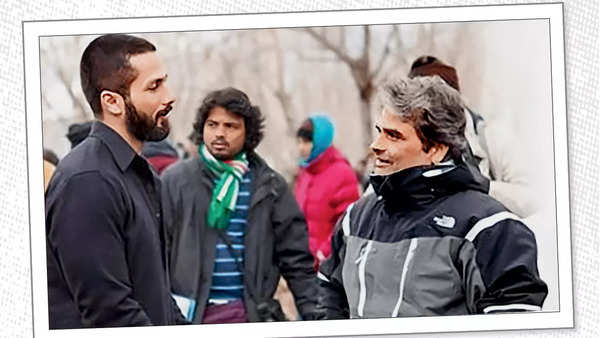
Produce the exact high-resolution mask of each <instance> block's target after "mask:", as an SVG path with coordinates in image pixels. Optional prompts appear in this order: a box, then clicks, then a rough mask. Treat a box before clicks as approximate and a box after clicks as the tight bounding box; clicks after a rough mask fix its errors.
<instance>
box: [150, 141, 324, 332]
mask: <svg viewBox="0 0 600 338" xmlns="http://www.w3.org/2000/svg"><path fill="white" fill-rule="evenodd" d="M248 161H249V164H250V165H249V166H250V175H251V180H252V183H251V185H252V186H251V202H250V209H249V211H248V219H247V228H246V230H245V231H246V235H245V238H244V245H245V259H244V269H245V271H244V273H245V277H244V304H245V306H246V310H247V313H248V319H249V321H251V322H254V321H260V318H259V315H258V312H257V309H256V301H262V300H264V299H269V298H272V297H273V294H274V293H275V290H276V288H277V284H278V282H279V277H280V276H283V277H284V278H285V280H286V281H287V283H288V285H289V288H290V290H291V291H292V294H293V295H294V300H295V302H296V307H297V308H298V312H299V313H300V314H301V315H302V318H304V319H312V318H313V316H314V312H315V307H316V302H317V290H318V283H317V279H316V277H315V275H316V272H315V271H314V268H313V257H312V255H311V254H310V252H309V250H308V231H307V227H306V222H305V220H304V216H303V215H302V213H301V212H300V210H299V208H298V205H297V204H296V201H295V199H294V196H293V194H292V193H291V191H290V190H289V188H288V186H287V184H286V182H285V180H284V179H283V177H281V175H279V174H277V173H275V171H273V169H271V168H270V167H269V166H267V164H266V163H265V162H264V161H263V160H262V159H261V158H260V157H259V156H258V155H257V154H256V153H253V152H251V153H248ZM161 178H162V188H163V199H162V200H163V212H164V219H165V224H166V225H167V231H168V244H169V245H168V252H169V267H170V268H169V271H170V274H171V283H172V291H173V293H174V294H177V295H181V296H184V297H187V298H191V299H194V300H195V301H196V303H197V308H196V310H195V314H194V317H193V320H192V322H193V323H196V324H200V323H201V322H202V318H203V316H204V310H205V307H206V303H207V301H208V296H209V291H210V290H209V289H210V285H211V279H212V274H213V269H214V264H215V262H214V260H215V247H216V243H217V239H218V238H219V237H218V236H219V235H218V234H217V232H216V231H215V230H214V229H212V228H209V227H208V226H207V225H206V224H205V220H206V212H207V210H208V206H209V204H210V200H211V196H212V190H213V185H214V182H213V176H212V174H211V172H210V170H209V169H208V167H206V165H205V164H204V162H203V161H202V160H201V159H200V158H191V159H187V160H184V161H181V162H179V163H177V164H174V165H173V166H171V167H169V168H168V169H167V170H166V171H165V172H164V174H163V175H162V177H161ZM248 290H251V293H252V295H250V294H248ZM254 298H260V299H254Z"/></svg>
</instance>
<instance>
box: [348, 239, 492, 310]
mask: <svg viewBox="0 0 600 338" xmlns="http://www.w3.org/2000/svg"><path fill="white" fill-rule="evenodd" d="M345 251H346V254H345V255H346V256H345V257H346V259H345V261H344V265H343V272H342V274H343V280H344V289H345V292H346V295H347V297H348V305H349V309H350V317H351V318H360V317H366V318H376V317H396V316H398V317H405V316H422V315H460V314H469V313H475V309H476V307H475V300H476V299H478V298H479V297H480V295H482V294H483V293H484V292H485V286H484V284H483V281H482V279H481V274H480V272H479V269H478V268H477V265H476V263H475V250H474V248H473V245H472V244H471V243H470V242H468V241H467V240H465V239H462V238H458V237H452V236H447V237H420V238H418V237H416V238H411V239H405V240H402V241H399V242H396V243H383V242H378V241H372V240H366V239H364V238H360V237H356V236H348V237H347V241H346V250H345ZM392 271H393V273H390V272H392ZM382 277H383V278H382ZM478 295H479V296H478Z"/></svg>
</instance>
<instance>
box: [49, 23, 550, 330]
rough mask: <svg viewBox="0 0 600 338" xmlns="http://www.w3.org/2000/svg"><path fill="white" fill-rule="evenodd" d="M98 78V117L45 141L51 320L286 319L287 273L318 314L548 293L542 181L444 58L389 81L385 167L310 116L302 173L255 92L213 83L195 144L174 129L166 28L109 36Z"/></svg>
mask: <svg viewBox="0 0 600 338" xmlns="http://www.w3.org/2000/svg"><path fill="white" fill-rule="evenodd" d="M80 75H81V85H82V90H83V93H84V95H85V97H86V99H87V101H88V102H89V104H90V107H91V109H92V111H93V113H94V117H95V120H94V121H90V122H86V123H81V124H74V125H72V126H71V127H70V128H69V132H68V134H67V137H68V138H69V140H70V141H71V143H72V149H71V151H70V152H69V153H68V154H67V155H66V156H65V157H64V158H62V159H60V160H59V159H58V158H57V157H56V155H55V154H53V153H52V152H51V151H47V152H45V153H44V175H45V180H46V195H45V197H46V235H47V236H46V248H47V271H48V307H49V309H48V310H49V323H50V328H52V329H56V328H82V327H114V326H141V325H171V324H190V323H192V324H202V323H205V324H208V323H243V322H258V321H282V320H286V319H289V318H287V317H286V315H285V313H284V311H283V310H282V307H281V304H280V303H279V301H278V300H276V299H274V297H273V296H274V294H275V292H276V290H277V289H278V286H279V287H281V283H280V279H281V278H283V280H285V283H284V284H285V285H286V287H287V288H289V292H290V293H291V296H292V297H293V301H294V304H295V308H296V309H297V313H298V315H297V318H293V319H301V320H321V319H342V318H379V317H403V316H428V315H458V314H480V313H497V312H514V311H539V310H541V308H542V305H543V303H544V299H545V298H546V296H547V293H548V288H547V286H546V284H545V282H544V281H543V280H542V279H541V278H540V276H539V272H538V268H537V260H538V254H537V247H536V239H535V236H534V234H533V232H532V231H531V230H530V229H529V228H528V227H527V225H526V224H525V223H524V222H523V221H522V219H523V218H525V217H527V216H529V215H530V214H531V213H532V212H533V211H532V208H531V202H530V200H529V197H528V195H527V194H528V193H529V190H528V187H527V181H526V180H524V179H522V178H521V177H519V176H518V175H516V174H513V171H512V170H511V168H510V165H508V164H506V161H502V160H498V157H499V156H500V155H501V153H502V152H500V151H498V152H496V151H493V152H492V151H491V150H490V149H492V147H490V146H489V145H491V144H494V140H490V139H486V137H485V135H486V133H485V123H484V120H483V118H482V117H481V116H480V115H479V114H477V113H476V112H474V111H473V110H472V109H470V108H469V107H467V106H466V105H465V103H464V101H463V99H462V97H461V94H460V92H459V90H460V87H459V82H458V77H457V75H456V71H455V69H454V68H453V67H452V66H450V65H447V64H445V63H443V62H442V61H441V60H439V59H437V58H435V57H432V56H424V57H420V58H418V59H417V60H415V62H414V63H413V64H412V67H411V69H410V73H409V74H408V75H407V77H402V78H398V79H393V80H390V81H388V82H387V83H386V84H385V85H383V86H382V87H381V88H379V89H378V91H379V94H378V95H379V96H378V100H379V104H380V106H379V108H380V109H379V110H378V115H377V119H376V123H375V125H374V127H375V129H376V131H377V134H376V136H375V138H374V140H373V142H372V144H371V146H370V149H369V152H370V158H371V160H370V161H369V163H366V162H365V163H363V164H364V166H365V167H366V169H365V171H366V172H367V174H366V175H365V174H364V173H362V172H360V173H358V174H357V173H356V171H355V170H354V169H353V168H352V166H351V165H350V163H349V161H348V160H347V159H346V157H345V156H344V154H343V151H341V150H340V148H338V147H336V146H334V144H333V141H334V135H335V126H334V123H333V122H332V119H331V118H330V117H329V116H328V115H327V114H326V113H315V114H312V115H310V117H309V118H308V119H306V120H305V121H303V122H302V124H301V125H300V126H298V129H297V133H296V140H297V145H298V152H299V154H300V158H299V159H298V175H297V176H296V178H295V182H294V184H293V185H290V184H288V182H286V180H285V179H284V178H283V176H282V175H281V174H280V173H278V172H277V171H276V170H274V169H273V168H271V167H270V166H269V164H268V163H267V162H266V161H265V160H264V159H263V158H262V157H261V156H260V155H259V154H258V153H257V152H256V147H257V146H258V145H259V144H260V143H261V141H262V139H263V136H264V133H265V132H266V131H265V128H264V121H265V117H264V115H263V113H262V112H261V110H260V108H259V107H258V106H257V105H255V104H254V103H253V101H252V100H251V98H249V97H248V95H247V94H246V93H244V92H243V91H241V90H239V89H236V88H232V87H227V88H223V89H218V90H214V91H212V92H210V93H208V95H206V97H204V99H203V100H202V103H201V105H200V107H198V109H197V111H196V116H195V119H194V123H193V125H192V126H190V129H191V130H192V133H191V135H190V139H191V141H192V142H193V144H194V145H195V148H194V149H192V150H191V153H190V152H188V155H187V156H185V157H186V158H183V157H184V156H182V155H181V152H180V151H178V149H176V148H174V147H173V146H172V145H171V144H170V143H169V142H167V141H166V137H167V136H168V135H169V132H170V125H169V114H170V113H171V111H172V109H173V107H174V104H175V102H176V95H175V94H174V93H172V92H171V91H170V89H169V86H168V82H167V79H168V74H167V71H166V67H165V65H164V64H163V61H162V59H161V58H160V55H159V53H158V51H157V50H156V47H155V46H154V45H153V44H152V43H151V42H149V41H147V40H145V39H142V38H139V37H135V36H131V35H124V34H108V35H103V36H101V37H98V38H96V39H95V40H93V41H92V42H91V43H90V44H89V45H88V46H87V47H86V49H85V51H84V52H83V55H82V57H81V63H80ZM494 149H495V148H494ZM364 177H366V179H364Z"/></svg>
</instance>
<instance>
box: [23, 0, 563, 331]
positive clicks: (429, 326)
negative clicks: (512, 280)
mask: <svg viewBox="0 0 600 338" xmlns="http://www.w3.org/2000/svg"><path fill="white" fill-rule="evenodd" d="M225 18H226V19H225ZM533 18H535V19H548V20H549V21H550V43H551V72H552V73H551V76H552V91H553V97H552V106H553V114H552V116H553V126H554V130H553V132H554V161H555V182H556V219H557V225H558V226H557V241H558V251H559V252H558V265H559V285H560V289H559V303H560V311H557V312H536V313H513V314H494V315H473V316H468V317H465V316H460V317H456V316H445V317H419V318H394V319H391V318H390V319H362V320H343V321H339V320H335V321H311V322H284V323H268V324H263V323H246V324H225V325H223V324H219V325H188V326H163V327H143V328H111V329H86V330H85V331H82V330H49V329H48V291H47V271H46V242H45V236H46V235H45V226H44V224H45V220H44V218H45V217H44V195H43V191H44V188H43V187H44V183H43V169H42V118H41V96H40V91H41V87H40V62H39V60H40V55H39V37H41V36H51V35H78V34H104V33H118V32H131V33H135V32H144V33H153V32H161V31H171V32H174V31H202V30H228V29H249V28H250V29H253V28H275V27H277V28H283V27H305V26H338V25H360V24H369V25H370V24H395V23H426V22H436V23H437V22H460V21H488V20H515V19H533ZM157 27H160V29H157ZM23 44H24V63H25V79H26V81H25V90H26V92H25V94H26V95H25V99H26V111H27V156H28V157H27V158H28V179H29V181H28V183H29V215H30V239H31V268H32V269H31V271H32V298H33V318H34V321H33V327H34V336H35V337H80V336H81V335H82V333H85V334H86V335H89V336H93V337H112V336H115V335H117V336H120V335H124V334H128V335H140V336H141V335H144V336H145V337H164V336H167V335H173V336H175V335H176V336H177V337H199V336H200V335H202V336H207V337H213V336H225V337H227V336H232V335H233V334H239V333H240V332H243V334H244V336H245V337H254V336H257V337H259V336H280V337H290V336H326V335H360V334H390V333H422V332H455V331H475V330H513V329H539V328H565V327H573V292H572V291H573V290H572V270H571V229H570V216H569V210H570V208H569V177H568V156H567V115H566V93H565V68H564V65H565V61H564V34H563V5H562V4H532V5H497V6H471V7H438V8H409V9H385V10H360V11H326V12H303V13H273V14H243V15H237V14H236V15H227V16H226V17H225V16H223V15H211V16H179V17H156V18H129V19H94V20H69V21H46V22H24V23H23Z"/></svg>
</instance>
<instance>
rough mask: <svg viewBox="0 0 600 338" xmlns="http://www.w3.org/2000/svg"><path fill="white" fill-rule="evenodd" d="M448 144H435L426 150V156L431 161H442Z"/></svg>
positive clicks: (436, 162) (434, 162)
mask: <svg viewBox="0 0 600 338" xmlns="http://www.w3.org/2000/svg"><path fill="white" fill-rule="evenodd" d="M448 149H449V148H448V146H447V145H445V144H436V145H434V146H433V147H431V148H429V151H427V157H429V159H430V160H431V163H433V164H438V163H440V162H442V160H443V159H444V157H445V156H446V154H447V153H448Z"/></svg>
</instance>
